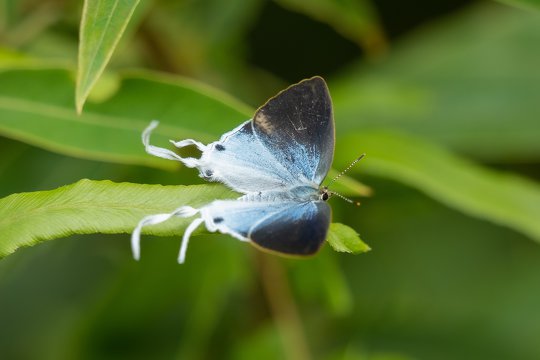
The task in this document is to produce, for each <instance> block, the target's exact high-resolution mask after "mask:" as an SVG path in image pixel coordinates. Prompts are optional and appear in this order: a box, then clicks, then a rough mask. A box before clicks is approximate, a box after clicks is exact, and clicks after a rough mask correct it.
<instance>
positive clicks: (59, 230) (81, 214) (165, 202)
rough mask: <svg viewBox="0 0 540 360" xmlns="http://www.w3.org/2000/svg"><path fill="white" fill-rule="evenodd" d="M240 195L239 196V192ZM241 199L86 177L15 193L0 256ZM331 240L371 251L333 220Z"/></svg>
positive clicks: (155, 231)
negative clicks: (183, 209)
mask: <svg viewBox="0 0 540 360" xmlns="http://www.w3.org/2000/svg"><path fill="white" fill-rule="evenodd" d="M236 196H237V195H236ZM231 198H235V193H234V192H232V191H230V190H228V189H227V188H225V187H224V186H221V185H193V186H161V185H139V184H129V183H122V184H115V183H113V182H110V181H91V180H81V181H79V182H77V183H75V184H72V185H68V186H64V187H61V188H59V189H56V190H50V191H40V192H34V193H22V194H13V195H10V196H8V197H6V198H4V199H0V219H2V220H0V232H1V233H2V238H0V257H4V256H6V255H8V254H11V253H12V252H14V251H15V250H16V249H17V248H19V247H21V246H32V245H35V244H37V243H39V242H40V241H43V240H49V239H54V238H59V237H65V236H69V235H73V234H93V233H106V234H120V233H131V232H132V231H133V229H134V228H135V226H136V225H137V223H138V222H139V221H140V220H141V219H142V218H143V217H145V216H147V215H153V214H160V213H170V212H172V211H173V210H174V209H176V208H178V207H179V205H180V204H182V205H189V206H193V207H195V208H198V207H201V206H203V205H205V204H208V203H209V202H211V201H213V200H216V199H231ZM189 222H190V220H189V219H178V220H177V221H174V220H171V221H168V222H166V223H164V224H160V225H155V226H149V227H146V228H144V229H143V233H146V234H152V235H161V236H163V235H181V234H182V233H183V232H184V230H185V228H186V226H187V225H188V224H189ZM329 242H330V245H332V246H333V247H334V248H335V249H336V250H338V251H346V252H353V253H358V252H363V251H366V250H367V249H369V248H368V247H367V245H365V244H363V243H362V242H361V241H360V240H359V239H358V236H357V235H356V233H355V232H354V230H352V229H350V228H349V227H347V226H345V225H342V224H333V226H332V227H331V229H330V234H329Z"/></svg>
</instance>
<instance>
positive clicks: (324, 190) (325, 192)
mask: <svg viewBox="0 0 540 360" xmlns="http://www.w3.org/2000/svg"><path fill="white" fill-rule="evenodd" d="M334 195H336V196H337V197H339V198H341V199H343V200H345V201H346V202H348V203H351V204H354V205H356V206H360V203H359V202H358V201H353V200H351V199H349V198H347V197H345V196H343V195H341V194H340V193H337V192H335V191H332V190H330V189H328V186H322V187H321V188H320V189H319V200H322V201H328V199H330V198H331V197H332V196H334Z"/></svg>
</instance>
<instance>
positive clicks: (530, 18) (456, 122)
mask: <svg viewBox="0 0 540 360" xmlns="http://www.w3.org/2000/svg"><path fill="white" fill-rule="evenodd" d="M421 30H423V31H421ZM539 43H540V21H539V18H538V14H537V13H533V12H526V11H522V10H517V9H512V8H509V7H504V6H499V5H496V4H490V3H486V4H482V5H481V6H476V7H475V8H472V9H471V11H468V12H466V13H463V14H462V13H460V14H459V15H455V16H452V17H450V18H448V19H446V20H445V21H444V22H442V23H438V24H433V25H431V26H429V27H427V28H424V29H420V30H419V31H416V32H415V33H414V35H413V36H410V37H409V38H408V39H405V40H403V41H402V42H401V43H400V44H397V45H396V47H395V49H394V50H393V52H392V54H391V56H388V57H387V58H386V59H383V60H382V61H379V62H377V63H365V62H364V63H361V64H360V63H359V64H358V66H357V67H351V68H349V69H348V70H347V71H345V72H344V73H343V74H342V76H341V78H340V80H338V81H333V82H331V83H330V89H331V91H332V99H333V101H334V110H335V116H336V119H337V120H338V121H337V122H336V124H337V125H338V128H337V131H338V134H339V133H341V134H343V133H344V132H348V131H360V130H366V129H381V128H386V129H387V128H395V129H399V130H402V131H406V132H408V133H411V134H414V135H418V136H422V137H424V138H427V139H430V141H433V142H436V143H442V144H444V145H447V146H449V147H451V148H453V149H456V150H458V151H459V152H460V153H464V154H471V155H473V156H474V157H476V158H480V159H485V160H487V161H491V162H493V161H496V162H500V161H501V160H502V161H506V162H507V161H516V162H524V161H531V162H534V161H537V160H538V159H539V158H540V141H538V134H539V133H540V121H538V119H539V118H540V102H539V101H538V96H537V94H538V93H539V92H540V72H539V71H538V64H539V63H540V46H538V44H539Z"/></svg>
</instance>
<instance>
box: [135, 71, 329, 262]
mask: <svg viewBox="0 0 540 360" xmlns="http://www.w3.org/2000/svg"><path fill="white" fill-rule="evenodd" d="M156 125H157V124H156V123H153V124H152V125H151V126H150V127H149V128H147V130H145V132H144V133H143V143H144V144H145V147H146V151H147V152H148V153H150V154H152V155H156V156H159V157H163V158H167V159H172V160H177V161H181V162H182V163H183V164H184V165H185V166H187V167H192V168H197V169H198V170H199V175H200V176H201V177H202V178H204V179H206V180H208V181H216V182H221V183H223V184H225V185H227V186H228V187H230V188H231V189H233V190H235V191H237V192H240V193H242V194H243V195H242V196H241V197H239V198H238V199H236V200H216V201H213V202H211V203H209V204H207V205H205V206H203V207H201V208H199V209H194V208H191V207H189V206H183V207H180V208H179V209H177V210H176V211H174V212H172V213H171V214H158V215H153V216H149V217H147V218H145V219H143V220H142V221H141V222H140V223H139V226H138V227H137V228H136V229H135V231H134V233H133V236H132V245H133V251H134V254H135V257H136V258H137V257H138V254H139V244H138V242H139V234H140V229H141V228H142V227H143V226H145V225H149V224H154V223H158V222H162V221H164V220H166V218H167V216H169V217H173V216H182V217H186V216H193V215H195V214H199V215H200V217H198V218H196V219H195V220H194V221H193V222H192V223H191V224H190V225H189V226H188V228H187V229H186V232H185V233H184V238H183V244H182V249H181V252H180V257H179V261H180V262H183V260H184V256H185V247H186V246H187V241H188V239H189V236H190V234H191V232H192V231H194V230H195V228H196V227H197V226H199V225H200V224H202V223H204V224H205V226H206V228H207V229H208V230H209V231H211V232H213V231H219V232H221V233H224V234H229V235H231V236H233V237H235V238H237V239H239V240H242V241H251V242H252V243H253V244H255V245H257V246H258V247H260V248H263V249H265V250H269V251H271V252H278V253H282V254H287V255H298V256H303V255H310V254H313V253H315V252H317V250H318V249H319V248H320V246H321V245H322V243H323V242H324V240H325V238H326V235H327V232H328V228H329V225H330V218H331V209H330V206H329V205H328V204H327V203H326V202H325V201H326V200H327V199H328V197H329V194H328V191H327V190H326V188H325V187H321V183H322V181H323V180H324V178H325V177H326V174H327V173H328V170H329V169H330V165H331V163H332V159H333V154H334V121H333V116H332V106H331V100H330V95H329V93H328V88H327V86H326V83H325V82H324V80H323V79H322V78H320V77H313V78H311V79H307V80H304V81H302V82H300V83H298V84H295V85H292V86H291V87H289V88H287V89H285V90H283V91H282V92H280V93H279V94H278V95H276V96H275V97H273V98H271V99H270V100H269V101H268V102H267V103H266V104H264V105H263V106H262V107H260V108H259V109H258V110H257V111H256V113H255V115H254V117H253V119H252V120H248V121H246V122H244V123H243V124H241V125H239V126H238V127H237V128H235V129H233V130H231V131H229V132H227V133H225V134H223V135H222V136H221V138H220V139H219V140H218V141H215V142H213V143H210V144H208V145H204V144H202V143H200V142H198V141H195V140H192V139H187V140H182V141H179V142H172V143H173V144H174V145H175V146H176V147H178V148H181V147H184V146H191V145H193V146H196V147H197V148H198V149H199V150H200V151H201V152H202V155H201V157H200V158H199V159H196V158H183V157H180V156H179V155H177V154H176V153H174V152H172V151H170V150H167V149H163V148H158V147H155V146H153V145H150V144H149V136H150V132H151V130H152V129H153V128H154V127H155V126H156Z"/></svg>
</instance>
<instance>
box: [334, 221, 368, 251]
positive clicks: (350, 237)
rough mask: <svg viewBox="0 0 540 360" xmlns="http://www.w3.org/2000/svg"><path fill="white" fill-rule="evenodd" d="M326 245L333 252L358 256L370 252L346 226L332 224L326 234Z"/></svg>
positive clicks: (354, 232)
mask: <svg viewBox="0 0 540 360" xmlns="http://www.w3.org/2000/svg"><path fill="white" fill-rule="evenodd" d="M327 240H328V243H329V244H330V246H332V248H333V249H334V250H335V251H339V252H347V253H353V254H360V253H363V252H367V251H369V250H371V248H370V247H369V246H368V245H367V244H365V243H364V242H363V241H362V239H360V237H359V236H358V234H357V233H356V231H354V230H353V229H351V228H350V227H348V226H347V225H343V224H339V223H333V224H332V225H331V226H330V233H329V234H328V239H327Z"/></svg>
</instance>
